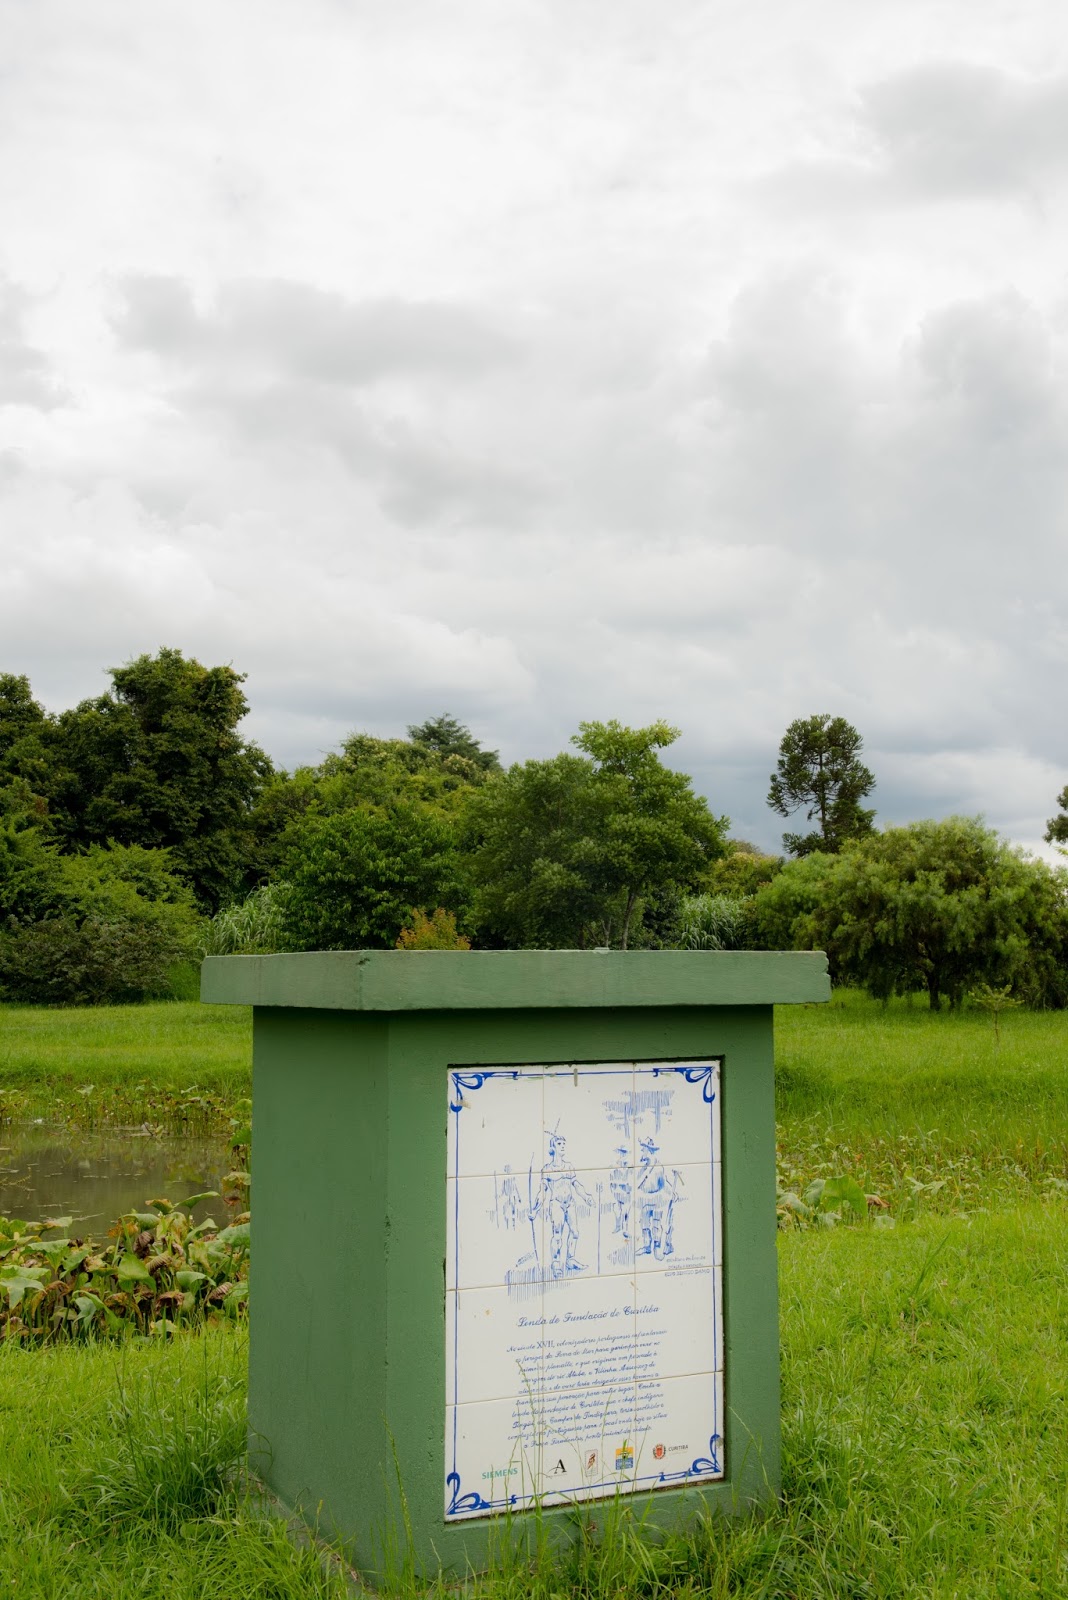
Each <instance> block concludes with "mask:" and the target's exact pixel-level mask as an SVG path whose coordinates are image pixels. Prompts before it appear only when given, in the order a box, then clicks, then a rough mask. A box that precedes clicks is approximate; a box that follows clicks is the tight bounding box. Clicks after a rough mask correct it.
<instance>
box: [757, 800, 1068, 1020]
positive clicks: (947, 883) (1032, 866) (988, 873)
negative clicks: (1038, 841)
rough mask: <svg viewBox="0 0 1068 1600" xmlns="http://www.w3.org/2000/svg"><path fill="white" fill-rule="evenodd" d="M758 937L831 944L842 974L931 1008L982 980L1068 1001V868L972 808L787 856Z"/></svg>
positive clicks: (761, 899) (774, 943)
mask: <svg viewBox="0 0 1068 1600" xmlns="http://www.w3.org/2000/svg"><path fill="white" fill-rule="evenodd" d="M753 926H754V932H755V935H756V939H757V941H758V942H760V943H764V944H767V945H768V946H771V947H778V948H789V947H790V946H794V947H798V946H800V947H808V948H823V949H826V950H827V952H828V954H829V956H830V958H831V962H832V968H833V970H834V972H835V975H836V976H837V977H838V978H840V979H845V980H847V981H852V982H855V983H858V984H861V985H863V986H864V987H865V988H866V989H867V991H868V993H869V994H871V995H873V996H875V997H877V998H880V999H882V998H886V997H887V996H889V995H892V994H910V993H912V992H913V991H915V990H918V989H919V990H926V991H927V994H928V996H929V998H930V1005H931V1009H932V1010H935V1011H937V1010H938V1009H939V1008H940V1006H941V1005H942V1002H943V1000H948V1001H949V1003H950V1005H952V1006H959V1004H960V1003H961V1000H962V999H963V997H964V995H965V994H966V993H967V992H968V991H969V990H970V989H973V988H976V987H978V986H981V985H982V986H986V987H988V988H989V986H990V985H1008V986H1011V987H1012V989H1013V991H1014V992H1016V993H1017V994H1018V995H1019V996H1020V997H1021V998H1023V999H1026V1000H1027V1001H1028V1002H1029V1003H1032V1004H1039V1005H1058V1006H1061V1005H1064V1004H1065V1003H1068V877H1066V875H1065V874H1064V873H1063V872H1056V871H1054V870H1053V869H1052V868H1050V867H1048V866H1047V865H1046V864H1045V863H1044V862H1042V861H1037V860H1034V859H1032V858H1029V857H1027V856H1025V855H1024V854H1023V853H1022V852H1021V851H1019V850H1014V849H1012V848H1011V847H1010V846H1009V845H1007V844H1005V843H1004V841H1003V840H1000V839H999V838H998V836H997V834H996V833H995V832H994V831H993V830H992V829H990V828H986V827H984V826H983V824H982V822H981V821H979V820H978V819H975V818H967V817H948V818H946V819H945V820H944V821H942V822H915V823H911V824H910V825H909V826H907V827H903V828H887V829H885V830H884V831H883V832H882V833H878V834H873V835H872V836H871V837H870V838H867V839H862V840H858V841H855V842H853V843H852V844H849V845H847V846H846V847H845V848H844V849H843V850H842V851H841V852H840V853H839V854H838V855H836V856H832V855H825V854H822V853H815V854H812V855H809V856H806V857H803V858H802V859H801V860H799V861H796V862H791V863H790V864H789V865H788V866H787V867H786V868H785V869H784V870H783V871H782V872H781V873H780V874H779V875H778V876H777V877H776V878H775V879H774V880H773V881H772V883H770V884H769V885H768V886H767V887H766V888H765V889H763V890H762V891H761V892H760V894H759V895H758V896H757V897H756V901H755V903H754V907H753Z"/></svg>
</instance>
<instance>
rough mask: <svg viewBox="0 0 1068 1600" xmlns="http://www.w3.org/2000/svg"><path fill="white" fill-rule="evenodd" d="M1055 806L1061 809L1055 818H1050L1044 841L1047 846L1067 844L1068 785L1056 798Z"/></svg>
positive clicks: (1067, 784)
mask: <svg viewBox="0 0 1068 1600" xmlns="http://www.w3.org/2000/svg"><path fill="white" fill-rule="evenodd" d="M1057 804H1058V805H1059V806H1060V808H1061V809H1060V810H1059V811H1058V813H1057V815H1056V816H1055V817H1050V819H1049V826H1048V827H1047V828H1046V839H1047V842H1048V843H1049V844H1068V783H1066V784H1065V786H1064V788H1063V789H1062V790H1061V792H1060V794H1059V795H1058V796H1057Z"/></svg>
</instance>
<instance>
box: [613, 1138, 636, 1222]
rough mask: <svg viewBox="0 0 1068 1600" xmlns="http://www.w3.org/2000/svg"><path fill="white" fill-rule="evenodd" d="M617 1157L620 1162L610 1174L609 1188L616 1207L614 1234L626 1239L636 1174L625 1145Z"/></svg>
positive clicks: (617, 1151)
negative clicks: (619, 1234)
mask: <svg viewBox="0 0 1068 1600" xmlns="http://www.w3.org/2000/svg"><path fill="white" fill-rule="evenodd" d="M616 1155H617V1156H618V1157H619V1160H618V1161H617V1162H616V1164H615V1166H614V1167H613V1168H612V1170H611V1172H610V1173H609V1174H608V1188H609V1192H610V1194H611V1196H612V1204H613V1206H614V1207H615V1224H614V1226H613V1228H612V1232H613V1233H621V1234H622V1235H623V1237H624V1239H629V1238H630V1213H631V1207H632V1206H633V1204H634V1174H633V1172H632V1171H631V1166H630V1151H629V1149H628V1148H627V1146H626V1145H625V1144H621V1145H619V1146H618V1148H617V1150H616Z"/></svg>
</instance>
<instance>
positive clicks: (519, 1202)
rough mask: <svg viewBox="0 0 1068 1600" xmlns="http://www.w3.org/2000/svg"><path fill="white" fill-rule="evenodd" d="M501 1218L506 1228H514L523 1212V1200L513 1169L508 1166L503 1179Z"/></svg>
mask: <svg viewBox="0 0 1068 1600" xmlns="http://www.w3.org/2000/svg"><path fill="white" fill-rule="evenodd" d="M500 1205H501V1216H502V1217H503V1219H504V1225H505V1227H506V1228H514V1227H515V1226H516V1224H517V1223H518V1221H519V1218H520V1215H521V1214H522V1210H523V1199H522V1196H521V1195H520V1193H519V1185H518V1183H517V1182H516V1180H515V1174H514V1172H513V1171H512V1169H511V1167H508V1166H506V1167H505V1169H504V1177H503V1178H502V1179H501V1200H500Z"/></svg>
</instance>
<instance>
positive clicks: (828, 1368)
mask: <svg viewBox="0 0 1068 1600" xmlns="http://www.w3.org/2000/svg"><path fill="white" fill-rule="evenodd" d="M1001 1032H1002V1037H1001V1042H1000V1045H998V1044H997V1043H996V1042H995V1038H994V1031H993V1028H992V1025H991V1020H990V1018H989V1016H987V1015H984V1014H982V1013H968V1012H965V1013H964V1014H962V1015H960V1016H954V1015H950V1014H942V1015H939V1016H931V1015H930V1013H929V1012H928V1011H927V1010H926V1008H925V1007H921V1006H919V1005H917V1006H916V1007H915V1008H910V1007H908V1006H907V1005H905V1004H904V1003H901V1004H894V1005H891V1006H890V1007H888V1008H886V1009H883V1008H881V1007H879V1006H876V1005H873V1004H871V1003H870V1002H868V1001H865V1000H863V999H861V998H859V997H857V996H852V995H842V994H839V995H837V996H836V997H835V1001H834V1002H833V1003H832V1005H831V1006H829V1007H823V1008H816V1007H811V1008H800V1009H790V1010H783V1011H782V1012H780V1013H779V1016H778V1018H777V1060H778V1063H779V1144H780V1157H781V1164H782V1167H783V1169H784V1172H785V1174H786V1176H787V1177H788V1179H789V1180H790V1181H791V1182H796V1183H798V1184H801V1183H803V1182H804V1181H805V1180H807V1179H808V1178H812V1177H817V1176H828V1175H833V1174H836V1173H840V1172H844V1171H849V1172H851V1173H853V1174H854V1175H855V1176H856V1177H857V1178H858V1180H859V1181H860V1182H861V1184H862V1186H863V1187H864V1188H865V1189H866V1190H867V1191H868V1192H877V1193H879V1194H880V1195H882V1196H883V1197H885V1198H886V1199H887V1200H888V1201H889V1203H890V1207H891V1214H892V1215H893V1216H894V1217H895V1219H896V1224H897V1225H896V1226H895V1227H894V1228H893V1229H890V1230H886V1229H880V1228H875V1227H872V1226H869V1225H867V1224H859V1225H856V1226H843V1227H840V1228H836V1229H834V1230H833V1231H825V1230H823V1229H810V1230H806V1231H803V1232H801V1231H798V1232H791V1233H784V1234H781V1235H780V1241H779V1243H780V1292H781V1303H782V1343H783V1430H784V1447H785V1493H784V1497H783V1502H782V1505H781V1507H780V1508H779V1509H778V1510H777V1511H776V1512H775V1513H774V1514H773V1515H771V1516H770V1517H768V1518H766V1519H763V1520H759V1521H747V1522H743V1523H740V1524H738V1525H735V1526H731V1527H724V1526H713V1527H709V1528H705V1529H700V1530H698V1531H697V1532H696V1533H695V1534H694V1536H693V1537H691V1538H689V1539H687V1540H685V1541H679V1542H676V1543H668V1544H665V1545H662V1546H659V1547H656V1548H653V1549H650V1548H647V1547H646V1546H644V1545H643V1544H642V1543H641V1541H640V1540H635V1539H634V1538H633V1537H631V1536H630V1535H629V1534H628V1530H627V1525H626V1522H625V1518H624V1520H623V1521H622V1522H621V1524H620V1526H619V1528H618V1529H617V1531H616V1534H615V1536H614V1537H612V1538H610V1539H608V1540H607V1541H604V1542H598V1541H592V1542H590V1543H589V1544H583V1545H580V1546H579V1548H578V1549H577V1551H576V1552H574V1553H572V1554H570V1555H568V1556H566V1557H565V1556H563V1555H561V1554H560V1553H559V1552H556V1553H555V1554H553V1555H552V1556H551V1557H550V1558H547V1559H546V1560H545V1561H543V1562H542V1563H541V1564H540V1565H539V1566H537V1567H536V1568H535V1569H534V1570H533V1571H531V1570H528V1569H517V1570H512V1571H509V1570H502V1571H501V1572H499V1573H498V1574H497V1575H496V1576H494V1577H493V1578H490V1579H485V1580H479V1582H478V1583H477V1584H473V1585H472V1587H473V1588H477V1589H478V1590H480V1591H481V1592H482V1593H484V1594H485V1595H486V1596H487V1597H489V1600H520V1597H524V1600H525V1597H528V1596H529V1597H532V1600H565V1597H570V1596H578V1597H580V1600H587V1597H588V1600H610V1597H614V1600H647V1597H654V1596H659V1595H665V1596H666V1595H668V1594H671V1595H681V1596H695V1597H696V1596H701V1597H706V1596H707V1597H709V1600H725V1597H727V1596H732V1597H737V1600H750V1597H752V1600H757V1597H760V1600H912V1597H915V1600H920V1597H923V1600H928V1597H931V1600H951V1597H952V1600H1017V1597H1026V1596H1036V1597H1040V1600H1060V1597H1064V1600H1068V1015H1064V1014H1056V1013H1051V1014H1044V1015H1042V1014H1039V1015H1029V1014H1026V1013H1023V1012H1017V1013H1012V1014H1010V1015H1008V1016H1006V1017H1004V1018H1003V1019H1002V1025H1001ZM248 1051H249V1029H248V1018H247V1014H246V1013H244V1012H240V1011H236V1010H235V1011H228V1010H225V1009H223V1008H211V1009H208V1008H203V1009H200V1008H198V1007H195V1006H183V1005H170V1006H152V1007H144V1008H137V1009H130V1010H124V1011H117V1010H115V1011H100V1012H40V1011H31V1010H19V1009H14V1008H6V1009H0V1096H4V1095H7V1096H8V1097H12V1096H15V1095H21V1094H25V1095H28V1096H30V1097H31V1098H32V1097H33V1096H40V1097H42V1098H41V1099H40V1100H39V1101H37V1102H35V1103H38V1104H44V1103H45V1102H46V1101H47V1100H48V1096H49V1095H51V1096H52V1100H51V1102H49V1103H51V1104H53V1105H54V1106H56V1107H58V1108H60V1109H61V1108H62V1106H63V1105H65V1104H66V1103H67V1102H68V1101H69V1102H70V1103H71V1104H72V1105H74V1106H75V1111H76V1110H77V1107H76V1105H75V1098H76V1097H78V1098H81V1099H82V1100H83V1101H84V1099H85V1098H86V1097H85V1096H79V1090H80V1089H81V1088H82V1087H83V1086H84V1084H85V1083H87V1082H92V1083H94V1084H95V1085H97V1086H98V1087H99V1088H102V1089H103V1090H105V1091H106V1092H105V1094H104V1097H103V1099H102V1100H101V1112H100V1114H101V1115H104V1116H106V1115H109V1114H110V1109H113V1108H115V1107H119V1106H120V1105H122V1104H128V1103H129V1100H130V1097H131V1096H133V1095H134V1094H135V1093H137V1092H138V1085H141V1084H147V1085H152V1086H157V1085H160V1084H163V1085H164V1086H165V1088H166V1091H167V1093H168V1094H170V1095H171V1096H174V1097H180V1096H181V1095H182V1094H183V1092H184V1091H185V1090H187V1089H188V1088H189V1087H190V1086H191V1085H197V1086H198V1089H200V1090H204V1091H206V1092H208V1093H210V1094H213V1095H217V1096H218V1097H219V1099H220V1102H221V1101H222V1100H224V1099H227V1100H229V1099H237V1098H239V1097H240V1096H241V1095H243V1094H245V1093H247V1091H248V1088H249V1081H248V1072H249V1062H248ZM42 1073H47V1074H48V1079H49V1082H48V1083H47V1084H43V1083H42V1082H41V1081H40V1075H41V1074H42ZM95 1092H96V1091H95V1090H94V1093H95ZM141 1092H142V1093H144V1092H145V1091H141ZM153 1092H155V1091H153ZM109 1096H111V1098H110V1099H109V1098H108V1097H109ZM35 1114H38V1115H39V1114H42V1113H41V1112H39V1111H38V1112H37V1113H35ZM243 1364H244V1349H243V1342H242V1336H241V1334H240V1333H236V1334H235V1333H233V1332H228V1331H227V1330H221V1329H217V1330H212V1331H210V1332H209V1333H207V1334H205V1335H202V1336H199V1337H196V1338H188V1339H182V1340H179V1341H176V1342H175V1343H173V1344H171V1345H169V1346H168V1345H159V1346H157V1345H154V1344H131V1345H128V1346H125V1347H122V1348H115V1347H106V1346H100V1347H96V1348H92V1349H88V1350H84V1349H76V1348H75V1349H71V1348H55V1349H51V1350H43V1351H42V1350H38V1351H22V1350H18V1349H14V1348H3V1347H0V1459H2V1460H3V1462H4V1469H3V1473H2V1476H0V1596H2V1595H3V1594H4V1593H10V1594H12V1595H18V1596H26V1597H30V1596H32V1597H34V1600H37V1597H39V1596H53V1595H54V1596H56V1597H59V1596H63V1597H67V1596H83V1595H84V1596H87V1597H89V1596H105V1595H106V1596H116V1597H120V1600H122V1597H126V1596H130V1597H133V1596H139V1597H140V1596H145V1597H152V1596H156V1595H159V1596H160V1597H162V1596H164V1595H166V1596H168V1597H173V1600H187V1597H188V1600H193V1597H194V1596H195V1597H198V1600H199V1597H205V1600H207V1597H212V1596H219V1597H226V1600H240V1597H242V1596H245V1595H263V1596H277V1597H286V1596H302V1597H303V1596H318V1597H326V1596H335V1595H337V1596H339V1595H340V1594H342V1593H343V1592H344V1590H343V1580H342V1578H341V1577H340V1576H339V1575H338V1573H337V1571H336V1570H333V1571H327V1572H325V1573H324V1571H323V1570H322V1568H321V1567H320V1565H319V1564H318V1562H317V1560H316V1559H315V1558H313V1557H312V1556H311V1555H310V1554H309V1553H307V1552H306V1551H302V1550H300V1549H297V1548H296V1547H294V1546H292V1545H290V1543H289V1542H288V1541H287V1540H286V1539H285V1538H284V1537H283V1536H282V1535H281V1534H280V1532H279V1530H278V1528H277V1526H276V1525H274V1524H272V1523H270V1522H269V1521H265V1519H264V1518H263V1517H262V1516H261V1515H259V1514H258V1510H257V1507H256V1506H255V1504H253V1503H250V1502H248V1501H247V1500H245V1499H243V1498H242V1495H241V1493H240V1491H239V1489H238V1488H237V1487H236V1486H235V1483H236V1480H235V1478H234V1475H233V1472H232V1468H233V1466H234V1464H235V1463H236V1462H237V1460H238V1459H239V1455H240V1440H241V1428H242V1423H241V1408H242V1401H243ZM603 1513H604V1508H603V1507H602V1508H600V1509H599V1511H598V1519H599V1520H600V1521H601V1522H602V1524H603V1523H604V1520H605V1518H604V1515H603Z"/></svg>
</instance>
